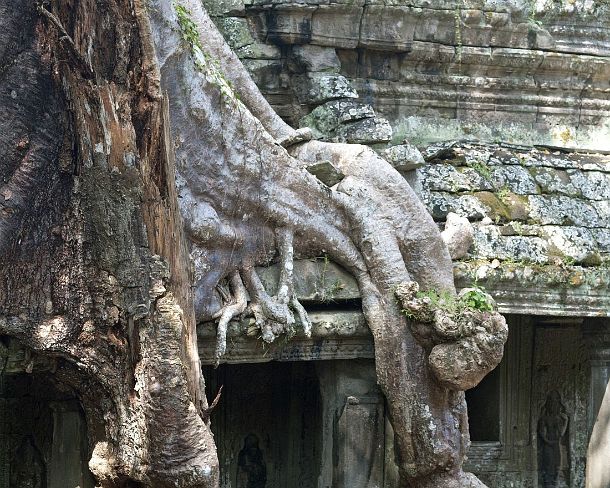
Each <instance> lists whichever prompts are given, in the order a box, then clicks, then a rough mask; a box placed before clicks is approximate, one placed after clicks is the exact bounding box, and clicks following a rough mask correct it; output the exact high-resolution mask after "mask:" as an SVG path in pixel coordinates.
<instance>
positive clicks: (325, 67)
mask: <svg viewBox="0 0 610 488" xmlns="http://www.w3.org/2000/svg"><path fill="white" fill-rule="evenodd" d="M289 61H290V62H291V63H292V64H293V66H292V68H293V69H294V70H295V71H296V72H297V73H300V72H330V73H339V70H340V69H341V62H340V61H339V58H338V57H337V53H336V52H335V50H334V49H333V48H331V47H322V46H316V45H313V44H304V45H302V46H294V48H293V49H292V55H291V57H290V59H289Z"/></svg>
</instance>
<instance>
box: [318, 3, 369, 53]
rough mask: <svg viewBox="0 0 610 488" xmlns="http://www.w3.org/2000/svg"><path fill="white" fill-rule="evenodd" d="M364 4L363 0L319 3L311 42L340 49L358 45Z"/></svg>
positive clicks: (352, 47)
mask: <svg viewBox="0 0 610 488" xmlns="http://www.w3.org/2000/svg"><path fill="white" fill-rule="evenodd" d="M317 3H318V4H320V3H321V2H320V1H319V0H317ZM363 4H364V2H363V0H354V1H351V2H346V4H345V5H332V6H325V5H319V6H318V8H317V9H316V11H315V12H314V14H313V16H312V27H311V43H312V44H317V45H320V46H331V47H336V48H340V49H354V48H356V47H358V43H359V41H360V19H361V17H362V5H363Z"/></svg>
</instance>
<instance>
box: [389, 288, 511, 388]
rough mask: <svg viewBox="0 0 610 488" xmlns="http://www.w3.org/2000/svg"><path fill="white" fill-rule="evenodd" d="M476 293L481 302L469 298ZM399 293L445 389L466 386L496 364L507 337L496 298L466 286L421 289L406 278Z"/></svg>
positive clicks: (435, 373)
mask: <svg viewBox="0 0 610 488" xmlns="http://www.w3.org/2000/svg"><path fill="white" fill-rule="evenodd" d="M468 293H476V295H475V296H476V297H478V298H479V299H480V300H481V302H480V304H479V306H480V309H477V308H476V305H477V303H478V302H475V301H473V300H470V301H469V300H468V299H467V298H466V297H467V296H468ZM396 296H397V297H398V299H399V300H400V302H401V305H402V308H403V311H404V312H405V314H406V315H407V318H409V319H410V320H409V321H408V322H409V328H410V329H411V333H412V334H413V336H414V337H415V339H416V340H417V341H418V342H419V343H420V344H421V345H422V346H423V347H424V349H425V350H426V351H427V352H428V364H429V365H430V369H431V370H432V371H433V373H434V375H435V376H436V379H437V380H438V381H439V382H440V383H441V384H443V385H445V386H446V387H447V388H450V389H453V390H468V389H470V388H473V387H475V386H476V385H477V384H479V382H480V381H481V380H482V379H483V377H484V376H485V375H486V374H487V373H489V372H490V371H491V370H492V369H494V368H495V367H496V366H497V365H498V363H499V362H500V360H501V359H502V354H503V351H504V343H505V342H506V338H507V336H508V327H507V325H506V320H505V319H504V317H503V316H502V315H500V314H499V313H498V312H497V311H495V310H494V309H495V302H494V301H493V299H492V298H491V297H490V296H489V295H487V294H486V293H485V292H483V291H481V290H464V291H463V292H462V293H461V294H460V296H459V297H457V298H455V297H452V296H448V297H445V296H443V295H438V294H436V293H435V292H428V293H419V286H418V284H417V283H415V282H409V283H403V284H401V285H399V286H398V287H397V289H396Z"/></svg>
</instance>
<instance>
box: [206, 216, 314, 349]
mask: <svg viewBox="0 0 610 488" xmlns="http://www.w3.org/2000/svg"><path fill="white" fill-rule="evenodd" d="M293 236H294V233H293V231H292V230H290V229H287V228H284V227H282V228H279V229H277V230H276V237H277V241H278V251H279V255H280V264H281V268H280V276H279V282H278V287H277V294H276V296H274V297H272V296H270V295H269V294H268V293H267V291H266V290H265V287H264V286H263V284H262V282H261V280H260V278H259V276H258V273H257V272H256V270H255V269H254V267H252V266H247V267H243V268H242V269H241V271H234V272H233V273H232V274H231V276H230V287H231V291H232V293H233V296H232V297H230V296H226V297H225V301H227V302H228V304H227V305H225V306H224V307H223V308H222V309H221V310H219V311H218V312H217V313H216V314H215V316H214V318H216V319H219V321H218V327H217V333H216V337H217V340H216V359H217V361H218V360H219V359H220V358H221V357H222V356H223V355H224V354H225V352H226V348H227V328H228V325H229V322H230V321H231V320H232V319H233V318H234V317H236V316H238V315H241V314H242V313H244V312H246V310H247V303H248V302H247V301H248V297H247V295H248V294H249V295H250V299H251V303H250V306H249V307H248V308H249V310H250V312H251V313H252V314H253V315H254V318H255V321H256V322H255V323H256V325H257V326H258V327H259V328H260V330H261V336H262V338H263V340H264V341H265V342H268V343H271V342H273V341H274V340H275V339H276V338H277V337H278V336H279V335H280V334H282V333H288V334H293V333H294V324H295V322H296V320H295V316H294V314H295V313H296V315H297V317H298V319H299V322H300V323H301V326H302V327H303V330H304V332H305V335H307V337H309V336H311V320H310V319H309V316H308V315H307V311H306V310H305V308H304V307H303V305H301V303H300V302H299V300H298V299H297V297H296V295H295V293H294V284H293V280H294V277H293V268H294V248H293V245H292V240H293ZM242 276H243V281H242Z"/></svg>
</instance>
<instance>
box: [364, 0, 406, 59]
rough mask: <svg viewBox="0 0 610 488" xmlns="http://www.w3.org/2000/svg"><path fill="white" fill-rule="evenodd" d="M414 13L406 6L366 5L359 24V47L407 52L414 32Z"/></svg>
mask: <svg viewBox="0 0 610 488" xmlns="http://www.w3.org/2000/svg"><path fill="white" fill-rule="evenodd" d="M414 17H415V16H414V15H413V11H412V9H410V8H408V7H400V6H396V7H394V6H389V5H387V4H386V5H367V6H366V8H365V9H364V13H363V15H362V21H361V25H360V44H359V46H360V47H364V48H367V49H378V50H384V51H390V52H408V51H409V50H410V49H411V43H412V42H413V34H414V32H415V23H414V22H413V20H414Z"/></svg>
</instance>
